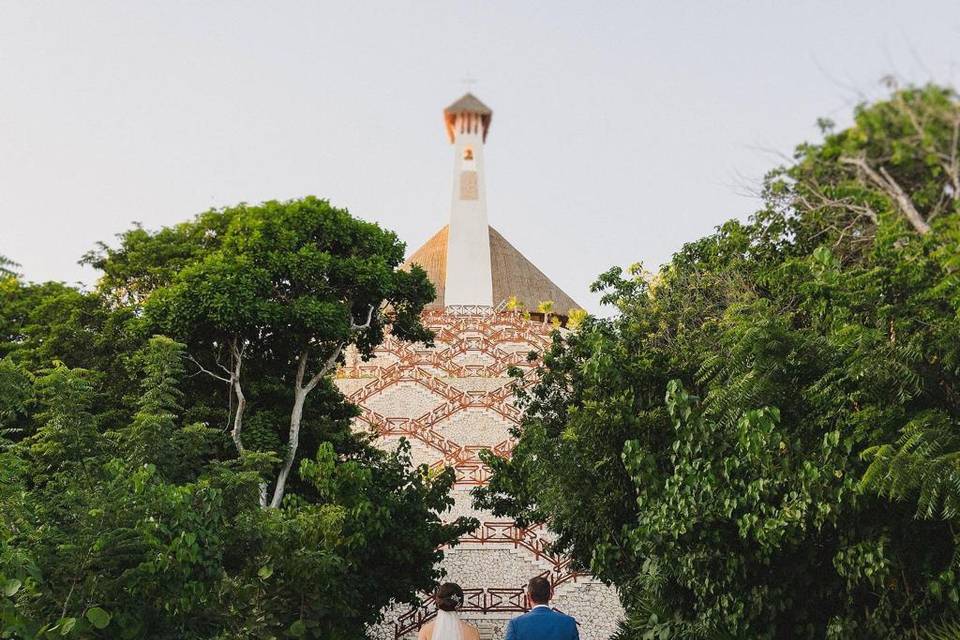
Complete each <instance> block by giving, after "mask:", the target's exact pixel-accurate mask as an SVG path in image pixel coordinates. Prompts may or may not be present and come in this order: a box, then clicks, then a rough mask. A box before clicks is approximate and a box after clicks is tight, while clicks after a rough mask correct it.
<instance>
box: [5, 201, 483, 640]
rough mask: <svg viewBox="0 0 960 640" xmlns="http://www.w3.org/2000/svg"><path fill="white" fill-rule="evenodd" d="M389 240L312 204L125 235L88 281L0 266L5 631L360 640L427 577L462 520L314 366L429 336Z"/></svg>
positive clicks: (426, 289) (463, 526) (412, 283)
mask: <svg viewBox="0 0 960 640" xmlns="http://www.w3.org/2000/svg"><path fill="white" fill-rule="evenodd" d="M402 255H403V246H402V244H401V243H399V242H398V241H397V240H396V237H395V236H394V235H393V234H392V233H389V232H386V231H383V230H381V229H380V228H379V227H376V226H375V225H370V224H367V223H363V222H361V221H358V220H355V219H353V218H351V217H350V216H349V215H348V214H347V213H346V212H345V211H342V210H338V209H334V208H332V207H330V206H329V205H328V204H327V203H326V202H323V201H320V200H316V199H313V198H308V199H305V200H302V201H295V202H287V203H266V204H264V205H262V206H259V207H246V206H241V207H236V208H233V209H228V210H224V211H217V212H208V213H206V214H203V215H201V216H198V217H197V218H196V219H195V220H193V221H191V222H188V223H184V224H182V225H177V226H176V227H172V228H169V229H162V230H161V231H159V232H156V233H153V232H149V231H146V230H144V229H142V228H141V227H139V226H138V227H135V228H134V229H133V230H131V231H129V232H127V233H125V234H122V235H121V242H120V246H119V247H117V248H115V249H114V248H110V247H107V246H106V245H102V246H101V247H100V249H99V251H97V252H95V253H91V254H89V255H88V256H87V257H86V261H88V262H89V263H91V264H93V265H94V266H95V267H97V268H99V269H101V271H102V272H103V274H104V275H103V278H102V279H101V281H100V283H99V286H98V288H97V290H96V291H95V292H90V293H88V292H82V291H78V290H76V289H74V288H72V287H69V286H65V285H62V284H59V283H43V284H28V283H24V282H23V281H21V280H20V279H19V278H6V279H0V588H2V589H3V591H2V592H0V636H4V634H6V635H8V636H10V637H16V638H41V637H43V638H46V637H70V636H73V637H151V638H198V639H199V638H204V639H207V638H209V639H213V638H270V637H286V636H292V637H313V638H356V637H360V636H361V635H362V634H363V631H364V628H365V626H366V625H368V624H370V623H372V622H374V621H376V619H377V618H378V616H379V614H380V612H381V610H382V609H383V608H384V607H385V606H387V605H388V604H391V603H397V602H412V601H414V600H415V599H416V597H417V594H419V593H422V592H423V591H426V590H430V589H431V588H432V586H433V585H434V584H435V581H436V580H437V579H438V578H439V577H440V573H439V571H438V570H437V569H436V568H435V567H436V564H437V561H438V560H439V559H440V558H441V557H442V553H441V552H440V551H439V549H441V548H442V547H443V546H444V545H447V544H450V543H453V542H454V541H455V540H457V539H458V538H459V537H460V536H461V535H462V534H463V533H464V532H466V531H467V530H469V529H471V528H473V527H475V526H476V523H475V521H472V520H469V519H459V520H457V521H455V522H453V523H450V524H444V523H443V522H442V521H441V519H440V514H441V513H442V512H444V511H445V510H447V509H448V508H449V507H450V505H451V499H450V498H449V495H448V494H449V490H450V488H451V486H452V483H453V481H454V475H453V472H452V470H446V471H444V472H442V473H439V474H436V473H432V472H429V471H428V469H427V468H426V467H420V468H413V467H412V465H411V463H410V457H409V448H408V447H407V446H403V447H401V448H400V449H399V450H398V451H396V452H394V453H384V452H381V451H379V450H377V449H375V448H373V447H372V446H370V444H369V441H368V440H369V438H368V437H367V436H365V435H363V434H354V433H353V432H352V430H351V426H350V423H351V419H352V418H353V416H355V415H356V408H355V407H352V406H351V405H349V404H348V403H346V402H345V401H344V398H343V396H342V395H341V394H340V393H339V392H338V391H337V390H336V388H335V387H334V386H333V385H332V383H331V381H330V380H329V374H330V372H331V370H332V367H333V366H335V365H336V363H337V362H338V361H339V360H340V359H341V357H342V352H343V350H344V349H346V348H351V349H357V350H358V351H359V353H360V354H369V353H370V352H371V351H372V349H373V347H374V346H375V345H376V344H377V343H378V342H379V341H380V340H381V339H382V337H383V334H384V331H386V330H387V327H388V325H389V327H390V330H392V331H393V333H394V335H397V336H400V337H404V338H408V339H420V340H429V338H430V336H429V334H428V332H426V331H425V330H424V329H423V327H422V326H421V325H420V322H419V313H420V310H421V309H422V306H423V304H424V303H425V302H426V301H428V300H429V299H430V298H431V297H432V295H433V290H432V287H431V286H430V284H429V282H428V281H427V280H426V278H425V275H424V274H423V272H422V271H421V270H418V269H415V270H413V271H411V272H401V271H398V270H397V269H396V267H397V266H398V265H399V264H400V261H401V260H402ZM160 331H166V332H169V333H171V334H174V335H175V336H177V337H178V338H180V339H182V340H184V342H185V343H186V344H182V343H178V342H174V341H173V340H171V339H169V338H165V337H159V336H157V337H153V338H151V337H150V336H151V334H152V333H156V332H160ZM234 347H235V348H236V352H238V353H234V351H233V348H234ZM234 356H238V357H237V358H235V359H234V360H231V357H234ZM220 365H225V366H226V370H225V369H224V368H222V367H221V366H220ZM301 365H303V366H302V367H301ZM231 370H233V371H236V380H232V381H231V376H232V375H233V374H231V373H230V371H231ZM211 374H212V375H211ZM187 380H189V384H186V383H185V382H186V381H187ZM235 383H236V384H235ZM238 390H239V391H240V392H242V393H243V394H244V395H245V396H246V398H245V399H246V401H247V407H246V414H245V415H244V410H241V411H240V412H239V418H238V413H237V411H236V408H237V406H236V405H237V399H238V395H237V391H238ZM308 395H309V401H308V399H307V396H308ZM298 397H299V405H300V406H299V410H300V411H301V412H302V413H300V414H297V402H298ZM294 417H296V420H294ZM283 422H286V423H287V427H286V428H283V427H281V426H280V425H282V424H283ZM294 427H295V428H294ZM234 431H235V432H236V434H237V435H238V436H239V438H237V441H236V442H235V441H234V440H233V439H231V437H230V435H231V432H234ZM298 438H299V443H298V442H297V439H298ZM238 445H239V446H238ZM281 474H287V475H286V476H281ZM278 477H283V478H286V479H287V481H286V484H285V485H284V483H283V482H278V481H277V478H278ZM268 481H269V482H270V483H271V484H272V485H273V486H272V487H270V486H269V485H268V484H267V482H268ZM269 488H272V490H273V492H274V500H273V502H274V503H275V506H276V507H277V508H273V509H263V508H261V501H262V499H263V496H264V494H265V489H269ZM267 497H268V498H269V496H267ZM267 502H268V504H269V502H271V501H270V500H268V501H267ZM15 582H16V583H17V585H18V586H17V587H16V588H15V589H14V586H13V585H14V583H15ZM4 637H5V636H4Z"/></svg>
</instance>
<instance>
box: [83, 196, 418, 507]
mask: <svg viewBox="0 0 960 640" xmlns="http://www.w3.org/2000/svg"><path fill="white" fill-rule="evenodd" d="M214 239H215V242H214ZM192 241H194V242H195V241H199V242H201V243H202V246H201V247H194V248H190V247H191V242H192ZM124 242H125V243H127V244H129V246H127V245H126V244H125V245H124V246H123V247H121V249H119V250H116V251H108V252H105V253H104V255H103V257H102V258H99V259H94V262H95V263H96V264H98V265H100V266H101V267H102V268H104V269H105V270H106V271H107V273H108V274H110V275H109V277H108V278H107V279H106V280H105V281H104V283H103V284H104V286H105V287H107V289H108V291H110V292H113V293H108V294H107V295H108V296H109V297H113V298H117V299H119V298H122V297H123V295H125V293H124V292H127V291H131V290H136V291H137V295H138V298H139V299H142V300H144V310H145V313H146V317H147V318H148V320H149V321H150V322H152V323H153V324H154V326H156V327H158V328H159V329H160V330H162V331H164V332H167V333H169V334H170V335H173V336H175V337H177V338H181V339H183V340H185V341H186V342H187V344H188V345H189V347H190V350H191V358H192V360H193V363H194V365H195V366H196V367H197V369H198V370H200V371H202V372H204V373H205V374H207V375H210V376H212V377H213V378H214V379H216V380H218V381H220V382H222V383H224V384H226V385H228V386H229V387H230V388H231V389H232V391H233V398H234V400H235V402H236V405H235V408H234V410H233V416H232V421H231V436H232V438H233V440H234V442H235V444H236V447H237V450H238V451H241V452H243V451H244V450H245V448H246V447H245V445H244V432H243V428H244V417H245V413H246V409H247V405H248V398H247V393H246V388H245V380H246V379H247V376H246V375H245V374H246V373H247V372H246V371H245V369H244V367H245V366H254V367H257V369H256V370H255V373H254V375H255V376H256V375H263V376H269V377H270V378H271V379H272V380H274V381H275V383H276V384H278V385H283V386H286V387H287V388H288V389H289V390H290V393H291V396H292V397H291V399H290V402H291V406H290V409H289V418H288V423H289V428H288V430H287V434H286V438H285V440H286V446H285V447H284V450H283V451H280V452H278V453H280V455H281V458H282V463H281V465H280V467H279V469H278V470H277V471H276V475H275V477H274V479H273V480H272V482H271V483H270V484H272V490H273V495H272V497H271V498H269V500H268V498H267V494H266V492H265V493H264V494H263V496H262V500H263V502H264V505H267V504H269V506H271V507H278V506H280V504H281V501H282V499H283V497H284V495H285V492H286V487H287V482H288V478H289V476H290V474H291V472H292V471H293V470H294V464H295V461H296V460H297V456H298V454H299V443H300V438H301V432H302V426H303V415H304V407H305V406H306V402H307V399H308V397H309V396H310V394H311V393H312V392H313V391H314V390H315V389H316V388H317V387H318V386H319V385H321V384H322V383H323V382H324V380H325V378H326V377H327V376H329V375H330V374H331V372H332V371H333V369H334V368H335V367H336V366H337V365H338V363H339V362H340V361H341V360H342V353H343V350H344V349H345V348H347V347H349V346H356V347H357V348H358V349H360V351H361V353H363V354H367V355H368V354H369V353H370V352H371V350H372V348H373V347H374V346H376V345H377V344H379V342H380V341H381V340H382V337H383V332H384V328H385V327H386V326H387V325H388V324H389V325H390V326H391V328H392V329H391V330H392V331H393V333H394V335H396V336H397V337H399V338H401V339H410V340H429V333H428V332H427V331H426V330H425V329H424V328H423V327H422V325H421V324H420V321H419V313H420V311H421V310H422V308H423V305H424V304H425V303H426V302H428V301H429V300H430V299H432V296H433V288H432V285H431V284H430V282H429V280H428V279H427V278H426V274H425V273H424V272H423V271H422V270H421V269H419V268H414V269H412V270H411V271H409V272H408V271H401V270H398V269H397V267H398V266H399V265H400V263H401V262H402V261H403V249H404V247H403V244H402V243H400V242H399V241H398V240H397V238H396V236H395V235H394V234H392V233H390V232H385V231H383V230H382V229H380V228H379V227H378V226H377V225H374V224H370V223H366V222H362V221H359V220H356V219H354V218H352V217H350V215H349V214H348V213H347V212H346V211H343V210H340V209H336V208H334V207H331V206H330V205H329V204H328V203H327V202H326V201H322V200H317V199H315V198H306V199H304V200H300V201H292V202H285V203H279V202H268V203H265V204H263V205H261V206H257V207H248V206H241V207H236V208H233V209H228V210H225V211H223V212H221V213H208V214H205V215H204V216H201V217H199V218H197V219H196V220H195V221H194V223H192V224H191V225H180V226H179V227H177V228H176V229H174V230H163V231H161V232H159V233H157V234H155V235H154V236H152V237H150V236H146V237H145V236H144V232H142V230H139V229H137V230H135V231H134V232H133V233H132V234H131V235H129V236H126V237H125V238H124ZM167 245H172V246H170V247H169V248H167ZM145 247H148V248H145ZM143 255H147V256H156V255H162V256H166V255H176V256H181V258H179V260H180V262H179V268H172V267H169V266H165V267H164V268H163V269H159V268H154V267H153V266H152V263H151V262H149V261H143V262H137V264H138V265H139V266H138V267H137V268H136V269H133V270H130V269H129V266H130V265H131V264H132V263H134V262H135V261H140V260H142V259H143ZM186 256H189V257H186ZM117 264H119V266H117ZM151 287H152V288H151ZM250 363H252V364H250ZM266 488H267V487H266V486H265V487H264V489H266Z"/></svg>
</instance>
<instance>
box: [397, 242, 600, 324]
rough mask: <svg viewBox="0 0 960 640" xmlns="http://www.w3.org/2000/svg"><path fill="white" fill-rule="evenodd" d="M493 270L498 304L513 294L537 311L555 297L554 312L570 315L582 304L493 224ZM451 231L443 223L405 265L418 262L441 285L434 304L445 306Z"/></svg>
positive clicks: (491, 247)
mask: <svg viewBox="0 0 960 640" xmlns="http://www.w3.org/2000/svg"><path fill="white" fill-rule="evenodd" d="M489 229H490V272H491V276H492V278H493V303H494V305H497V304H499V303H500V302H502V301H504V300H507V299H509V298H510V297H511V296H516V298H517V299H518V300H519V301H520V302H522V303H523V305H524V308H525V309H527V310H529V311H536V310H537V305H538V304H540V303H541V302H545V301H547V300H550V301H553V313H556V314H559V315H563V316H565V315H568V314H569V313H570V310H571V309H579V308H581V307H580V305H578V304H577V303H576V302H574V300H573V298H571V297H570V296H568V295H567V294H566V293H564V292H563V290H562V289H560V287H558V286H557V285H555V284H554V283H553V282H552V281H551V280H550V278H548V277H547V276H546V275H544V273H543V272H542V271H540V269H538V268H537V267H536V266H535V265H534V264H533V263H532V262H530V261H529V260H527V258H526V257H525V256H524V255H523V254H522V253H520V251H518V250H517V249H516V247H514V246H513V245H512V244H510V243H509V242H507V240H506V238H504V237H503V236H502V235H500V233H499V232H498V231H497V230H496V229H494V228H493V227H490V228H489ZM447 233H448V228H447V227H443V228H442V229H440V231H438V232H437V233H435V234H434V236H433V237H432V238H430V239H429V240H427V242H426V243H425V244H424V245H423V246H422V247H420V248H419V249H417V250H416V251H414V252H413V255H411V256H410V258H409V259H408V260H407V261H406V262H405V263H404V266H409V265H411V264H418V265H420V266H421V267H423V269H424V270H425V271H426V272H427V276H428V277H429V278H430V281H431V282H433V285H434V286H435V287H436V289H437V299H436V300H434V302H433V304H432V305H430V306H431V307H443V306H444V286H445V284H446V280H447Z"/></svg>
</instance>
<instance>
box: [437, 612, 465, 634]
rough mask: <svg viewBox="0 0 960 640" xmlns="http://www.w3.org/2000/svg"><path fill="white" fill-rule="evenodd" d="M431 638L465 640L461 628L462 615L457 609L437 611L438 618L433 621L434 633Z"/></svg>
mask: <svg viewBox="0 0 960 640" xmlns="http://www.w3.org/2000/svg"><path fill="white" fill-rule="evenodd" d="M430 640H463V629H461V628H460V616H459V615H457V612H456V611H444V610H443V609H439V610H438V611H437V620H436V622H434V623H433V634H432V635H431V637H430Z"/></svg>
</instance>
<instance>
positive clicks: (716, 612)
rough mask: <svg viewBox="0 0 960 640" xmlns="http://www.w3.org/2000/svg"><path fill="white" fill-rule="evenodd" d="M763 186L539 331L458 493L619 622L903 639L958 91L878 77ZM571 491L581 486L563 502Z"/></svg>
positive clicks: (937, 602)
mask: <svg viewBox="0 0 960 640" xmlns="http://www.w3.org/2000/svg"><path fill="white" fill-rule="evenodd" d="M823 126H824V139H823V141H822V142H820V143H816V144H804V145H801V146H800V147H798V148H797V151H796V154H795V156H794V159H793V161H792V162H791V163H790V164H789V165H787V166H784V167H782V168H780V169H777V170H775V171H773V172H771V173H770V174H769V175H768V176H767V179H766V180H765V182H764V188H763V192H762V198H763V203H764V206H763V208H762V209H761V210H760V211H758V212H757V213H756V214H755V215H754V216H753V217H752V218H751V220H749V221H748V222H745V223H741V222H736V221H731V222H728V223H726V224H724V225H723V226H721V227H720V228H719V229H717V231H716V232H715V233H714V234H712V235H710V236H707V237H705V238H702V239H700V240H697V241H695V242H691V243H689V244H687V245H685V246H684V247H683V248H682V249H681V250H680V251H679V252H678V253H677V254H676V255H675V256H674V257H673V259H672V260H671V261H670V263H668V264H667V265H665V266H664V267H663V268H662V269H661V270H660V271H659V273H657V274H656V275H655V276H653V277H650V276H648V275H644V271H643V270H642V268H640V267H639V266H637V267H634V268H632V269H631V270H629V271H628V272H626V273H624V272H623V271H621V270H619V269H612V270H611V271H609V272H607V273H605V274H603V275H602V276H601V277H600V279H599V280H598V282H597V283H596V285H595V289H596V290H597V291H601V292H602V293H603V294H604V301H605V302H606V303H608V304H611V305H613V306H614V307H615V309H616V311H617V313H616V314H615V315H614V316H613V317H612V318H610V319H598V318H589V319H587V320H585V321H584V322H582V324H581V326H580V327H579V328H578V329H577V330H576V331H574V332H571V333H568V334H566V335H563V336H561V335H559V334H557V335H556V337H555V340H554V343H553V346H552V348H551V349H550V350H549V351H548V352H547V353H546V354H544V356H543V359H542V362H541V366H540V367H539V374H540V382H539V384H538V385H537V386H535V387H534V388H533V389H531V390H530V391H529V392H528V393H526V394H524V395H523V397H522V401H523V404H524V408H525V417H524V421H523V425H522V428H521V429H519V430H518V433H517V435H518V436H519V442H518V445H517V447H516V449H515V450H514V453H513V457H512V458H511V459H510V460H498V459H494V458H492V457H488V462H489V463H490V464H491V465H492V466H493V467H494V475H493V478H492V480H491V482H490V485H489V486H488V487H486V488H484V489H480V490H478V492H477V495H478V500H479V503H480V504H481V505H482V506H486V507H490V508H493V509H494V510H495V511H496V513H497V514H499V515H507V516H511V517H517V518H519V519H521V520H526V521H530V520H534V521H539V520H545V521H547V522H548V523H549V524H550V526H551V527H552V528H553V529H554V530H555V531H556V532H557V533H558V534H559V537H558V541H557V547H558V548H559V549H560V550H562V551H566V552H569V553H571V554H572V555H573V556H574V558H575V559H576V560H577V561H578V562H579V563H581V565H582V566H584V567H588V568H589V569H590V570H592V571H593V572H594V573H595V574H596V575H598V576H599V577H601V578H603V579H605V580H607V581H610V582H612V583H614V584H615V585H617V587H618V588H619V589H620V591H621V594H622V596H623V599H624V602H625V604H626V605H627V609H628V613H629V620H628V623H627V624H626V625H625V626H624V629H623V632H622V634H621V635H622V637H623V638H624V639H627V638H630V639H632V638H638V639H639V638H644V639H646V638H664V639H665V638H718V637H722V638H727V637H729V638H744V637H750V638H837V639H839V638H904V637H913V638H920V637H927V636H926V635H924V634H925V633H927V632H932V631H935V630H936V629H937V628H938V625H939V624H940V623H941V621H942V620H944V619H949V618H955V617H956V616H957V615H958V613H960V609H958V607H960V605H958V602H960V582H958V577H960V572H958V570H960V566H958V564H957V558H958V557H960V556H958V547H957V542H958V540H957V534H956V533H955V532H956V531H957V530H958V528H957V525H958V524H960V522H958V521H957V517H958V511H957V504H958V502H957V500H958V498H960V475H958V472H960V468H958V460H960V458H958V455H960V454H958V450H960V446H958V445H960V441H958V440H957V433H960V431H958V418H960V393H958V392H960V322H958V319H960V296H958V291H960V289H958V285H960V275H958V267H960V263H958V259H960V258H958V256H960V205H958V202H960V201H958V197H960V189H958V170H960V169H958V167H960V164H958V157H960V147H958V132H960V102H958V99H957V96H956V95H955V94H954V93H953V92H952V91H950V90H947V89H943V88H939V87H932V86H931V87H923V88H906V89H896V90H894V91H893V93H892V95H891V96H890V98H889V99H887V100H883V101H880V102H877V103H873V104H865V105H862V106H861V107H860V108H858V109H857V112H856V114H855V117H854V124H853V125H852V126H851V127H849V128H847V129H844V130H841V131H834V129H833V127H832V125H830V123H826V122H824V123H823ZM585 505H589V508H584V506H585Z"/></svg>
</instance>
